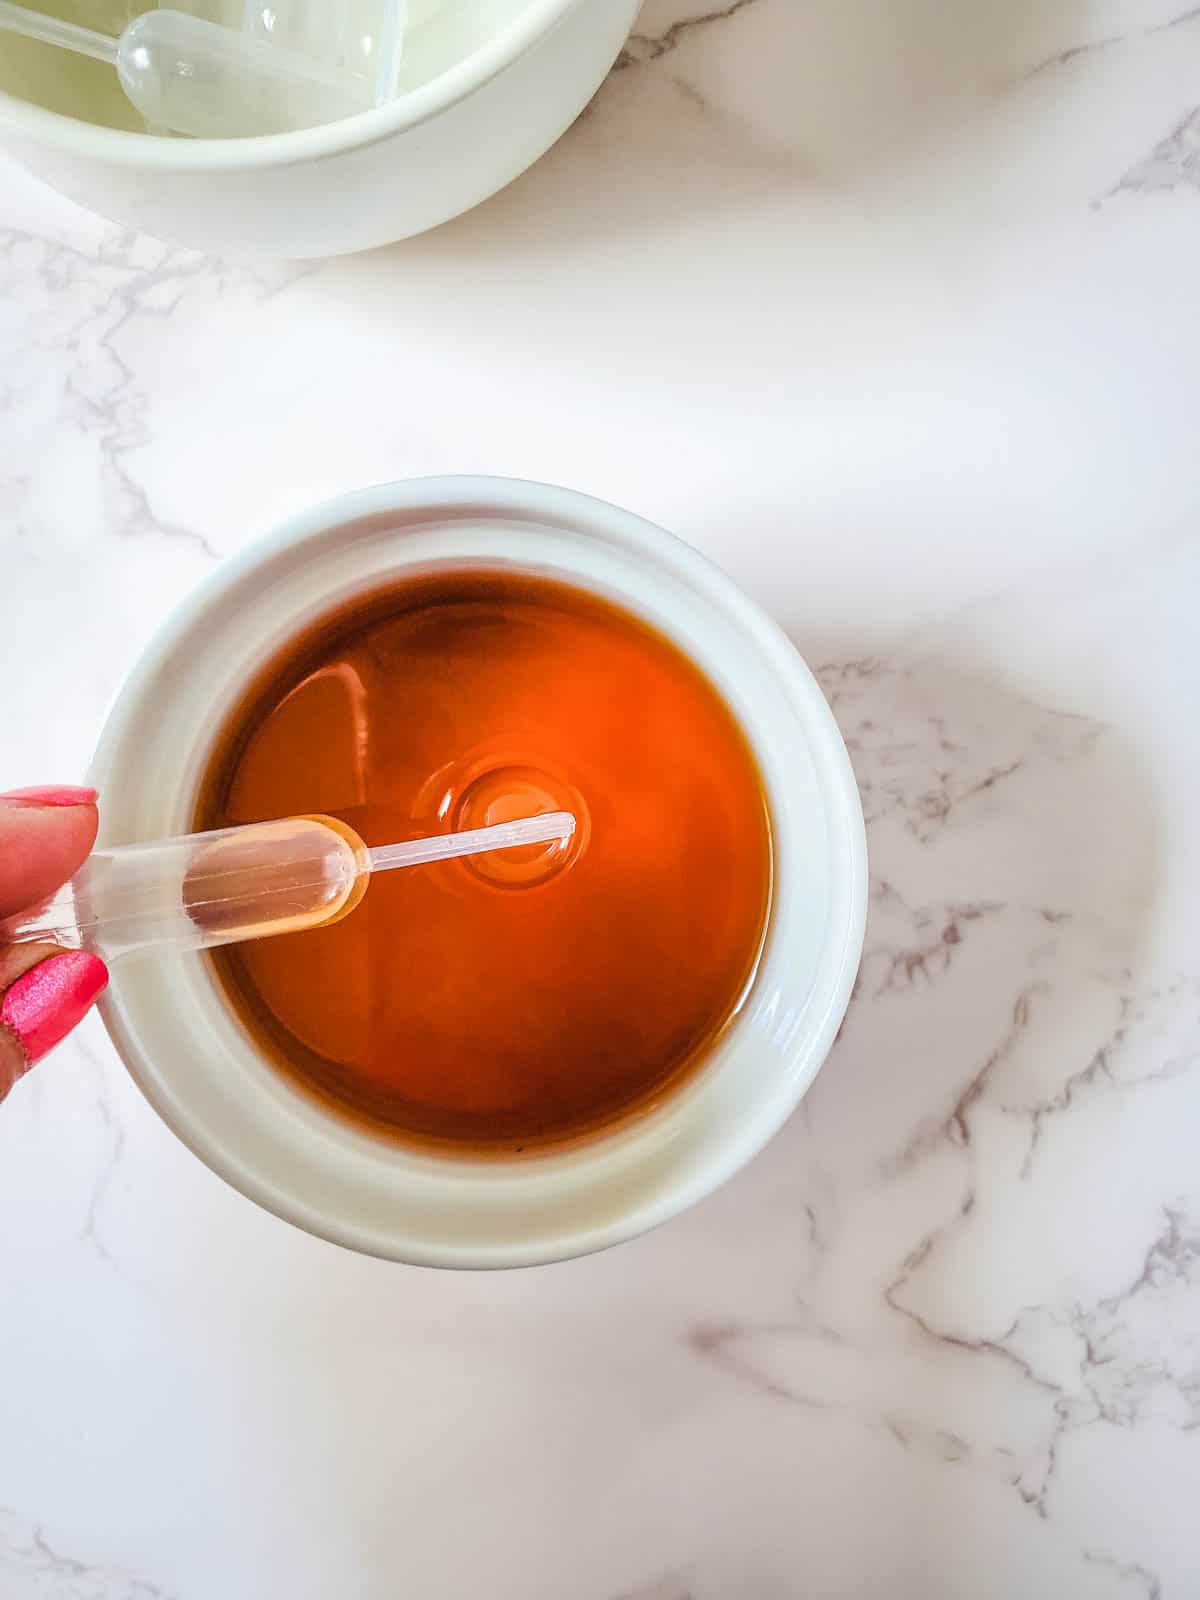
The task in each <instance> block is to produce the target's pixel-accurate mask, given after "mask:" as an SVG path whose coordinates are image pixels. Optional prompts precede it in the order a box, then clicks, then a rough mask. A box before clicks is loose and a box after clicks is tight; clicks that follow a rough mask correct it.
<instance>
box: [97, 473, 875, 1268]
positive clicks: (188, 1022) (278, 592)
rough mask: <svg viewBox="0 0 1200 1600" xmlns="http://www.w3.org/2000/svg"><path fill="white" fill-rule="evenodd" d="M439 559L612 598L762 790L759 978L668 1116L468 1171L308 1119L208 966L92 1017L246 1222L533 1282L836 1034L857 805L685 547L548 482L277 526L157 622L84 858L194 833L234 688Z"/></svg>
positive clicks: (823, 721)
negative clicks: (697, 678)
mask: <svg viewBox="0 0 1200 1600" xmlns="http://www.w3.org/2000/svg"><path fill="white" fill-rule="evenodd" d="M439 564H469V565H471V566H480V565H490V566H495V567H507V568H514V567H515V568H518V569H520V570H524V571H531V572H537V573H543V574H546V575H550V576H558V577H561V578H565V579H567V580H569V581H571V582H573V583H576V584H580V585H583V586H585V587H588V588H591V589H593V590H595V591H596V592H598V593H601V594H604V595H606V596H608V597H609V598H611V599H613V600H615V601H617V602H618V603H620V604H621V605H623V606H625V607H627V608H629V609H631V610H633V611H635V612H637V613H638V614H640V615H641V616H643V617H645V618H646V619H647V620H648V621H650V622H652V623H653V624H654V625H655V626H657V627H658V628H659V629H661V630H663V631H664V632H666V633H667V634H668V635H669V636H670V637H672V638H673V639H674V640H675V641H676V642H677V643H678V644H679V645H681V646H682V647H683V648H684V649H685V650H686V651H687V652H688V654H689V655H690V656H691V657H692V658H693V660H695V661H696V662H697V663H698V664H699V665H700V666H701V667H702V668H703V670H704V671H705V672H706V673H707V674H708V675H709V677H710V678H711V679H712V680H713V681H714V682H715V683H716V684H717V686H718V687H719V688H720V689H721V691H722V693H723V694H724V695H725V697H726V699H727V701H728V702H729V704H730V705H731V707H732V708H733V710H734V711H735V713H736V715H737V716H738V718H739V719H740V721H741V723H742V726H743V728H744V729H745V731H746V734H747V736H748V737H749V740H750V742H751V744H752V746H753V748H754V750H755V752H756V755H757V758H758V761H759V763H760V766H761V769H762V773H763V776H764V779H765V782H766V786H767V791H768V800H769V804H770V808H771V813H772V817H773V822H774V829H775V850H776V855H775V885H774V894H773V899H772V905H771V911H770V920H769V929H768V935H767V940H766V946H765V949H764V953H763V957H762V961H761V964H760V967H759V970H758V973H757V976H756V978H755V980H754V983H753V985H752V988H751V990H750V992H749V995H748V997H747V999H746V1002H745V1004H744V1005H743V1007H742V1009H741V1011H740V1012H739V1013H738V1015H737V1017H736V1019H735V1020H734V1022H733V1023H732V1025H731V1026H730V1027H729V1028H728V1029H727V1031H726V1032H725V1034H724V1035H723V1037H722V1039H721V1041H720V1042H719V1044H718V1046H717V1047H716V1048H715V1050H714V1052H713V1055H712V1057H711V1059H710V1060H709V1061H708V1062H707V1063H706V1065H705V1066H704V1067H703V1068H702V1070H701V1071H700V1072H698V1073H697V1074H696V1075H695V1076H694V1077H693V1078H692V1079H691V1081H690V1082H689V1083H688V1084H687V1085H685V1086H684V1087H682V1088H681V1089H679V1090H678V1091H676V1092H675V1093H674V1094H673V1095H671V1096H668V1097H667V1098H666V1100H665V1102H664V1104H663V1105H662V1106H660V1107H659V1108H657V1109H656V1110H654V1111H653V1112H651V1113H649V1114H648V1115H646V1116H645V1117H644V1118H642V1119H641V1120H637V1121H634V1122H631V1123H630V1124H629V1125H628V1126H626V1127H618V1128H616V1129H615V1130H614V1131H613V1132H612V1133H610V1134H607V1135H602V1136H599V1137H597V1138H596V1139H594V1140H593V1141H592V1142H590V1143H586V1144H582V1145H580V1146H578V1147H575V1148H569V1149H567V1150H564V1151H559V1152H556V1153H551V1154H547V1155H539V1156H532V1157H531V1156H525V1157H514V1158H512V1159H511V1160H504V1159H498V1160H487V1161H479V1160H471V1159H466V1158H461V1159H460V1158H453V1157H448V1156H447V1157H443V1156H440V1155H433V1154H430V1153H427V1152H424V1151H417V1150H407V1149H404V1148H403V1147H400V1146H397V1145H393V1144H391V1143H388V1142H387V1141H385V1140H383V1139H377V1138H375V1137H373V1136H371V1135H370V1134H368V1133H366V1132H363V1131H361V1130H359V1129H357V1128H355V1127H352V1126H350V1125H349V1124H348V1123H345V1122H343V1121H342V1120H341V1119H340V1118H338V1117H336V1116H335V1115H333V1114H331V1113H329V1112H326V1111H323V1110H322V1109H321V1108H320V1107H319V1106H318V1105H317V1104H316V1103H315V1102H314V1101H312V1100H310V1099H309V1098H308V1097H307V1096H306V1095H304V1094H303V1093H302V1092H301V1091H299V1090H297V1089H296V1088H294V1087H293V1086H292V1085H290V1084H289V1083H288V1082H287V1081H286V1080H285V1079H284V1078H283V1077H282V1076H281V1075H280V1074H279V1073H278V1072H277V1071H276V1070H275V1069H273V1068H272V1067H271V1066H270V1065H269V1064H268V1063H267V1061H266V1060H265V1059H264V1058H263V1057H262V1056H261V1055H260V1054H259V1053H258V1051H257V1050H256V1049H255V1047H254V1045H253V1043H252V1042H251V1041H250V1039H249V1037H248V1036H247V1035H246V1034H245V1033H244V1032H243V1030H242V1028H241V1026H240V1025H239V1024H238V1022H237V1021H236V1020H235V1019H234V1017H233V1016H232V1015H231V1014H230V1012H229V1010H228V1009H227V1007H226V1005H225V1003H224V1001H223V999H222V996H221V992H220V989H219V988H218V986H217V983H216V980H215V978H214V976H213V974H212V971H211V969H210V967H209V964H208V963H207V962H206V961H205V960H204V959H203V958H201V957H198V956H181V957H176V958H174V959H169V960H147V961H144V962H136V961H135V962H130V963H129V964H128V965H127V966H124V967H121V966H118V968H117V970H116V972H115V973H114V977H113V983H112V986H111V988H110V990H109V993H108V995H107V997H106V998H105V1000H104V1002H103V1003H102V1012H103V1016H104V1020H105V1023H106V1024H107V1027H108V1030H109V1033H110V1034H111V1035H112V1038H113V1041H114V1043H115V1044H116V1047H117V1049H118V1050H119V1051H120V1053H121V1055H122V1056H123V1058H124V1060H125V1062H126V1064H127V1065H128V1067H129V1070H130V1072H131V1073H132V1074H133V1076H134V1078H135V1079H136V1080H137V1082H138V1083H139V1084H140V1086H141V1087H142V1089H143V1091H144V1092H145V1094H146V1095H147V1097H148V1098H149V1100H150V1101H151V1103H152V1104H153V1105H154V1107H155V1108H156V1109H157V1110H158V1112H159V1114H160V1115H161V1116H162V1117H163V1119H164V1120H165V1121H166V1122H167V1124H168V1125H169V1126H170V1127H171V1128H173V1129H174V1131H175V1132H176V1133H177V1134H178V1135H179V1137H180V1138H181V1139H182V1140H183V1141H184V1142H185V1143H186V1144H187V1145H189V1146H190V1147H191V1149H192V1150H194V1151H195V1153H196V1154H197V1155H198V1156H200V1158H201V1159H202V1160H203V1161H205V1162H206V1163H207V1164H208V1165H209V1166H210V1167H211V1168H212V1169H213V1170H214V1171H215V1172H218V1173H220V1174H221V1176H222V1177H224V1178H226V1179H227V1180H228V1181H229V1182H230V1183H231V1184H233V1185H234V1186H235V1187H236V1188H238V1189H240V1190H241V1191H242V1193H243V1194H246V1195H248V1196H249V1197H250V1198H251V1199H253V1200H256V1201H258V1203H259V1204H260V1205H263V1206H266V1207H267V1208H268V1209H269V1210H271V1211H273V1212H275V1213H277V1214H278V1215H279V1216H281V1217H285V1218H287V1219H288V1220H289V1221H291V1222H294V1223H296V1224H297V1225H298V1226H300V1227H302V1228H307V1229H308V1230H309V1231H310V1232H312V1233H315V1234H319V1235H321V1236H323V1237H324V1238H327V1239H331V1240H335V1241H336V1242H338V1243H340V1244H344V1245H348V1246H350V1247H352V1248H354V1249H356V1250H362V1251H366V1252H369V1253H371V1254H373V1255H378V1256H384V1257H390V1258H393V1259H396V1260H400V1261H411V1262H420V1263H423V1264H428V1265H438V1266H447V1267H504V1266H518V1265H528V1264H532V1263H536V1262H544V1261H552V1260H557V1259H561V1258H565V1257H569V1256H574V1255H580V1254H583V1253H584V1252H586V1251H590V1250H598V1249H601V1248H603V1247H604V1246H606V1245H610V1244H615V1243H617V1242H618V1241H619V1240H622V1239H628V1238H630V1237H632V1236H633V1235H635V1234H638V1233H641V1232H643V1231H645V1230H646V1229H648V1228H652V1227H654V1226H655V1225H656V1224H658V1223H660V1222H664V1221H666V1219H667V1218H668V1217H671V1216H673V1215H674V1214H675V1213H676V1212H678V1211H681V1210H682V1209H683V1208H684V1207H685V1206H689V1205H691V1204H692V1203H693V1202H694V1201H696V1200H699V1199H700V1198H701V1197H702V1196H703V1195H706V1194H707V1193H709V1191H710V1190H712V1189H714V1188H715V1187H716V1186H717V1185H718V1184H719V1183H721V1182H723V1181H724V1180H725V1179H726V1178H728V1177H730V1176H731V1175H732V1174H733V1173H734V1172H736V1171H737V1170H738V1168H739V1167H741V1166H742V1165H743V1163H744V1162H746V1161H747V1160H749V1158H750V1157H751V1156H752V1155H753V1154H754V1153H755V1152H756V1151H757V1150H758V1149H759V1148H760V1147H761V1146H762V1145H763V1144H764V1143H765V1142H766V1141H767V1140H768V1139H769V1138H770V1137H771V1135H772V1134H773V1133H775V1131H776V1130H777V1129H778V1128H779V1127H780V1125H781V1124H782V1123H783V1122H784V1121H785V1119H786V1118H787V1117H788V1115H789V1114H790V1112H791V1111H792V1110H793V1108H794V1107H795V1105H796V1104H797V1102H798V1101H799V1099H800V1097H801V1096H802V1095H803V1094H804V1092H805V1090H806V1089H807V1088H808V1086H809V1084H810V1083H811V1082H812V1080H813V1078H814V1076H815V1075H816V1073H817V1070H818V1068H819V1067H820V1065H821V1063H822V1061H823V1060H824V1058H825V1055H826V1053H827V1052H828V1050H829V1047H830V1045H831V1043H832V1042H833V1038H834V1035H835V1034H836V1032H837V1029H838V1026H839V1024H840V1022H841V1019H842V1016H843V1014H844V1012H845V1009H846V1005H847V1002H848V999H849V995H850V990H851V986H852V984H853V981H854V977H855V973H856V971H857V968H858V963H859V958H860V955H861V951H862V939H863V924H864V918H865V907H866V845H865V838H864V830H863V818H862V809H861V806H860V804H859V798H858V792H857V789H856V787H855V784H854V778H853V775H852V773H851V769H850V763H849V760H848V758H847V755H846V750H845V746H844V745H843V743H842V739H841V736H840V734H839V732H838V729H837V725H836V723H835V722H834V719H833V716H832V714H831V713H830V710H829V707H828V706H827V705H826V703H825V700H824V698H823V697H822V695H821V692H820V689H819V688H818V687H817V684H816V682H815V681H814V679H813V677H812V675H811V674H810V673H809V671H808V669H807V667H805V665H804V663H803V662H802V661H801V659H800V657H799V656H798V655H797V653H796V651H795V650H794V649H793V647H792V645H791V644H790V643H789V641H788V640H787V638H786V637H785V636H784V635H783V634H782V633H781V632H780V630H779V629H778V628H777V627H776V626H775V624H774V623H773V622H771V621H770V619H769V618H768V617H767V616H765V615H764V613H763V612H762V611H760V610H759V609H758V607H757V606H755V605H753V604H752V603H751V601H749V600H748V599H747V598H746V597H745V596H744V595H743V594H742V593H741V592H740V591H739V590H738V589H737V588H736V587H735V586H734V585H733V584H732V583H731V582H730V581H729V579H728V578H726V577H725V576H724V575H723V574H722V573H721V572H719V571H718V570H717V569H716V568H715V567H713V566H711V565H710V564H709V563H708V562H707V561H705V560H704V559H703V557H701V556H700V555H698V554H697V553H696V551H694V550H692V549H690V548H689V547H688V546H687V545H685V544H683V543H681V542H680V541H679V540H677V539H674V538H672V537H671V535H669V534H667V533H664V532H663V531H662V530H661V529H659V528H656V527H654V526H652V525H651V524H650V523H647V522H643V521H642V520H641V519H640V518H638V517H635V516H633V515H631V514H630V513H629V512H626V511H621V510H618V509H617V508H615V507H613V506H609V505H606V504H604V503H603V502H601V501H598V500H592V499H589V498H587V497H586V496H583V495H579V494H575V493H573V492H571V491H569V490H566V489H559V488H550V487H547V486H545V485H542V484H533V483H522V482H517V481H513V480H508V479H493V478H440V479H426V480H417V481H413V482H407V483H393V484H383V485H380V486H379V487H377V488H373V489H366V490H363V491H362V492H360V493H357V494H352V495H348V496H346V497H345V498H343V499H340V500H336V501H333V502H330V503H329V504H326V505H323V506H319V507H317V508H316V509H315V510H311V511H307V512H305V513H303V514H302V515H300V516H297V517H294V518H293V519H291V520H290V521H289V522H288V523H286V524H285V525H284V526H283V527H281V528H279V529H278V530H277V531H276V532H275V533H273V534H271V535H270V536H269V537H267V538H265V539H262V540H261V541H259V542H258V543H256V544H255V545H254V546H252V547H251V548H250V549H249V550H248V551H247V552H246V553H245V554H243V555H242V556H240V557H239V558H237V559H235V560H231V561H228V562H226V563H225V564H224V565H223V566H222V567H221V568H220V569H219V570H218V571H217V572H216V573H214V575H213V576H212V578H211V579H210V580H209V581H208V582H207V583H205V584H204V585H203V586H202V588H201V589H200V590H199V591H198V592H197V593H196V594H195V595H194V596H193V597H192V598H191V599H190V600H189V601H188V602H187V603H186V604H185V605H184V606H183V608H182V609H181V610H180V611H179V612H178V614H177V615H175V616H174V617H173V618H171V620H170V621H169V622H168V623H167V624H166V626H165V627H164V628H163V630H162V631H161V633H160V634H159V636H158V638H157V640H156V641H155V643H154V644H153V645H152V647H151V648H150V649H149V650H148V651H147V652H146V654H145V656H144V657H143V659H142V660H141V662H140V663H139V665H138V666H137V668H136V669H135V670H134V672H133V673H132V675H131V676H130V678H129V680H128V682H127V683H126V684H125V686H124V688H123V689H122V691H121V693H120V695H119V696H118V699H117V701H116V703H115V705H114V707H113V710H112V712H111V714H110V716H109V719H108V722H107V723H106V725H105V728H104V731H103V734H102V736H101V740H100V745H99V749H98V751H97V754H96V758H95V762H94V766H93V771H92V781H93V782H94V783H95V784H96V785H97V787H98V788H99V789H100V791H101V802H102V816H103V842H104V843H106V844H120V843H125V842H129V841H132V840H137V839H152V838H155V837H162V836H164V835H169V834H172V833H181V832H186V831H188V829H189V827H190V825H191V819H192V815H193V809H194V806H195V802H196V795H197V787H198V780H199V777H200V774H201V771H202V768H203V766H204V763H205V761H206V758H207V756H208V754H209V751H210V749H211V742H212V739H213V737H214V735H215V732H216V730H217V728H218V726H219V724H220V722H221V720H222V718H223V716H224V715H225V714H226V712H227V711H228V709H229V708H230V707H231V706H232V704H233V703H234V701H235V700H236V698H237V696H238V694H239V691H241V690H242V689H243V688H244V686H245V684H246V682H247V679H248V678H249V677H250V675H251V674H252V672H253V671H254V670H255V669H256V668H257V667H258V666H260V665H261V664H262V663H263V661H264V660H265V659H266V658H267V657H268V656H269V655H271V654H272V653H273V652H274V651H275V650H277V649H278V648H279V647H280V646H281V645H282V644H283V643H285V642H286V641H287V640H288V639H289V638H290V637H292V636H293V635H294V634H295V633H296V632H297V630H298V629H300V628H302V627H303V626H304V625H305V624H306V623H307V622H309V621H310V620H311V619H313V618H314V617H316V616H318V615H320V614H321V613H323V612H325V611H327V610H328V609H329V608H331V607H333V606H336V605H338V604H340V603H342V602H344V601H345V600H347V599H348V598H350V597H352V596H353V595H355V594H356V593H360V592H364V591H369V590H371V589H373V588H376V587H377V586H379V585H380V584H381V583H382V582H385V581H387V580H388V579H392V578H395V577H397V576H398V575H402V574H404V573H406V572H417V571H421V570H428V569H429V568H430V567H431V566H436V565H439ZM696 870H697V872H701V873H702V872H703V870H704V864H703V861H699V860H698V861H697V863H696ZM696 937H697V938H703V929H702V928H698V929H697V930H696Z"/></svg>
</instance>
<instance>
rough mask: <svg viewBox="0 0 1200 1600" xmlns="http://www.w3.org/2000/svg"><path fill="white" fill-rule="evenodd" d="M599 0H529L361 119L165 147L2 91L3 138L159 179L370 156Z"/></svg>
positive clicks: (162, 140)
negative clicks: (427, 77) (433, 73)
mask: <svg viewBox="0 0 1200 1600" xmlns="http://www.w3.org/2000/svg"><path fill="white" fill-rule="evenodd" d="M584 3H588V4H594V3H596V0H525V4H524V7H523V9H522V10H521V11H520V13H519V14H518V15H517V16H516V17H514V18H513V19H512V20H511V21H510V22H509V23H508V24H507V25H506V26H504V27H502V28H501V29H499V31H498V32H497V33H495V34H494V35H492V36H491V37H490V38H488V39H487V40H486V41H485V43H484V44H482V45H481V46H480V47H479V49H477V50H475V51H473V52H472V54H471V55H469V56H467V57H466V59H465V60H463V61H459V62H457V63H456V64H455V65H454V66H452V67H450V68H449V69H448V70H447V71H446V72H443V73H441V74H440V75H439V76H438V77H436V78H434V79H432V80H431V81H430V82H429V83H427V84H423V85H422V86H421V87H420V88H419V89H414V90H412V91H411V92H410V93H408V94H403V95H400V96H398V97H397V98H396V99H395V100H392V101H389V102H388V104H387V105H383V106H375V107H373V108H372V109H371V110H369V111H362V112H360V113H359V114H358V115H357V116H353V117H343V118H341V119H340V120H339V121H337V122H326V123H322V124H320V125H319V126H318V127H315V128H301V129H299V130H297V131H296V132H294V133H272V134H262V135H259V136H257V137H254V138H237V139H166V138H160V137H158V136H156V135H152V134H147V133H136V132H133V131H131V130H128V129H123V128H102V127H97V126H96V125H95V124H93V123H90V122H84V121H82V120H81V119H79V118H77V117H68V116H66V115H64V114H63V113H62V112H60V111H50V110H48V109H47V108H46V107H44V106H36V105H32V104H30V103H29V102H28V101H25V100H21V99H19V98H18V97H17V96H16V95H12V94H9V93H8V92H7V91H5V90H2V89H0V133H4V134H6V135H16V136H18V137H24V138H29V139H33V140H36V141H37V142H39V143H41V144H44V145H49V146H51V147H53V148H54V149H55V150H57V151H60V152H62V153H64V154H68V155H73V156H77V157H82V158H85V159H91V160H102V161H107V162H109V163H111V164H112V165H113V166H118V167H127V168H142V169H148V170H151V171H155V172H169V173H189V172H246V171H256V170H259V169H261V168H265V167H288V166H294V165H296V164H298V163H300V162H306V161H323V160H328V159H329V158H330V157H332V156H338V155H344V154H346V153H347V152H348V151H351V150H359V149H366V148H368V147H369V146H371V145H374V144H378V143H379V142H380V141H381V140H383V139H388V138H391V137H392V136H393V135H394V134H397V133H401V132H403V131H404V130H405V129H409V128H415V127H419V126H420V124H421V123H423V122H428V121H429V120H430V119H431V118H433V117H436V116H439V115H440V114H441V113H442V112H443V111H445V110H447V109H448V108H449V107H450V106H452V105H454V104H455V103H456V102H457V101H460V100H465V99H466V98H467V97H468V96H469V95H471V94H474V93H475V92H476V90H478V89H481V88H482V87H483V86H484V84H486V83H488V82H489V81H490V80H491V79H492V78H494V77H496V76H497V75H498V74H499V73H501V72H503V71H504V70H505V68H506V67H509V66H511V65H512V63H513V62H514V61H516V60H517V58H518V57H519V56H521V55H523V54H525V52H526V51H528V50H530V49H531V48H532V47H533V46H534V45H535V44H536V43H537V42H538V40H539V39H541V38H542V36H543V35H544V34H547V33H549V31H550V30H551V28H553V27H554V26H555V25H556V24H557V23H558V22H560V21H561V20H562V18H564V17H565V16H566V15H567V14H568V12H570V11H573V10H575V9H576V8H577V7H578V6H580V5H582V4H584Z"/></svg>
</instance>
